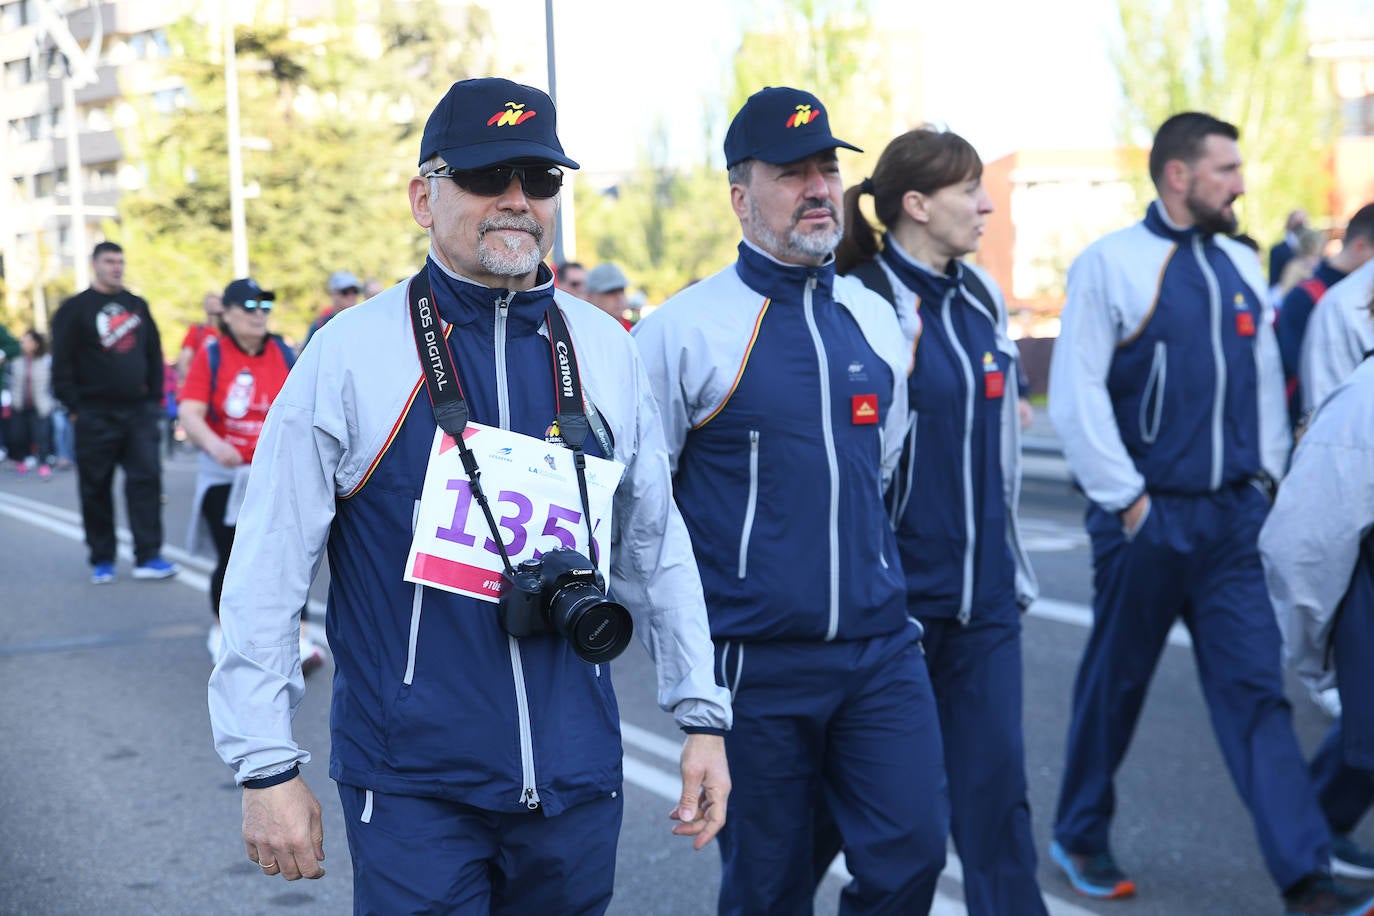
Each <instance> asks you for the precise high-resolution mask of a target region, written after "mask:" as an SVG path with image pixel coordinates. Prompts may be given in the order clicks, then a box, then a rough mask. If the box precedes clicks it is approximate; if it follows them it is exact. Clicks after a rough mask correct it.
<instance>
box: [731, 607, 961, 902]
mask: <svg viewBox="0 0 1374 916" xmlns="http://www.w3.org/2000/svg"><path fill="white" fill-rule="evenodd" d="M716 655H717V676H718V677H719V678H720V679H721V682H722V683H723V684H724V685H725V686H727V687H729V688H730V689H731V691H732V693H733V694H734V710H735V724H734V727H733V728H732V729H731V731H730V733H729V735H728V736H727V737H726V739H725V744H726V752H727V754H728V755H729V759H730V776H731V781H732V783H733V785H734V788H733V790H732V791H731V793H730V812H729V816H728V817H727V818H726V822H725V827H724V829H723V830H722V831H721V833H720V835H719V837H718V842H719V844H720V852H721V863H722V869H721V888H720V913H721V914H730V916H735V914H758V916H763V914H778V913H786V914H789V916H793V914H806V913H810V912H811V911H812V899H813V888H814V886H815V883H816V881H817V880H818V878H819V877H820V876H819V875H817V874H816V872H815V869H816V867H817V865H816V864H813V861H812V859H813V848H812V846H813V831H812V822H813V817H814V816H815V810H816V809H817V807H818V806H820V805H822V804H823V805H824V807H825V808H827V809H828V810H829V812H830V814H831V816H833V818H834V822H835V824H836V825H837V827H838V829H839V833H840V836H841V837H842V839H843V843H844V849H845V856H846V859H847V862H848V865H849V869H850V872H851V873H852V874H853V875H854V880H853V881H852V882H851V883H850V884H849V886H848V887H846V888H845V890H844V891H843V892H842V895H841V898H840V912H841V913H843V914H860V913H863V914H878V913H885V914H894V916H895V914H903V916H909V914H921V913H926V912H928V911H929V909H930V905H931V900H932V899H933V897H934V895H935V885H936V881H937V880H938V878H939V875H940V871H941V869H943V868H944V864H945V841H946V836H947V834H948V828H949V799H948V794H947V789H946V786H945V770H944V753H943V750H942V748H941V743H940V725H939V720H938V718H937V713H936V709H935V698H934V696H933V695H932V693H931V688H930V678H929V675H928V674H927V671H926V666H925V662H924V660H923V659H922V658H921V648H920V641H919V633H918V631H917V628H916V627H915V626H914V625H912V626H910V627H905V628H903V629H902V630H901V631H899V632H897V633H894V634H891V635H889V636H882V637H875V638H873V639H867V640H855V641H853V642H835V643H824V642H805V643H784V642H762V643H743V644H741V643H726V642H719V643H718V644H717V646H716ZM821 867H823V864H821Z"/></svg>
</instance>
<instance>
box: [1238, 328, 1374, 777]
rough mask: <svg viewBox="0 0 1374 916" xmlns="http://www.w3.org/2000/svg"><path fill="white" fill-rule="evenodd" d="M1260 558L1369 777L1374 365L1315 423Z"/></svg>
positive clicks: (1310, 678) (1269, 522)
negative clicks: (1335, 697)
mask: <svg viewBox="0 0 1374 916" xmlns="http://www.w3.org/2000/svg"><path fill="white" fill-rule="evenodd" d="M1323 308H1325V306H1323ZM1260 553H1261V556H1262V557H1263V559H1264V570H1265V579H1266V581H1267V582H1268V584H1269V594H1270V597H1271V598H1272V599H1273V602H1274V610H1275V612H1276V613H1277V614H1278V619H1279V628H1280V629H1281V630H1282V631H1283V634H1284V654H1285V656H1286V657H1287V661H1288V664H1289V665H1290V666H1291V667H1292V668H1293V670H1294V672H1295V673H1296V674H1297V675H1298V677H1299V678H1301V679H1302V680H1303V681H1304V682H1305V683H1307V684H1309V685H1310V686H1312V687H1314V688H1318V689H1320V688H1324V687H1329V686H1330V685H1331V682H1332V678H1333V676H1334V677H1335V679H1336V681H1337V682H1338V683H1339V686H1340V693H1341V718H1342V720H1343V722H1342V724H1343V727H1344V731H1345V738H1344V747H1343V751H1344V762H1345V764H1346V765H1348V766H1352V767H1357V768H1359V769H1362V770H1374V668H1371V667H1370V665H1369V659H1370V658H1371V657H1374V359H1366V360H1365V361H1364V362H1363V363H1362V364H1361V365H1360V366H1359V367H1358V368H1357V369H1356V370H1355V371H1354V373H1353V374H1352V375H1351V376H1350V378H1349V379H1348V380H1347V381H1346V383H1345V384H1344V385H1342V386H1340V387H1339V388H1337V389H1336V390H1335V391H1334V392H1333V393H1332V394H1331V396H1330V397H1329V398H1328V399H1327V400H1326V401H1325V402H1324V403H1323V404H1322V406H1321V407H1320V409H1318V411H1317V413H1316V414H1315V416H1313V418H1312V422H1311V425H1310V426H1308V428H1307V431H1306V432H1305V433H1304V434H1303V437H1302V441H1301V442H1300V443H1299V444H1298V448H1297V450H1296V451H1295V452H1294V454H1293V466H1292V468H1291V469H1290V470H1289V472H1288V476H1287V477H1286V478H1284V481H1283V486H1282V487H1280V488H1279V493H1278V498H1277V499H1276V500H1275V501H1274V507H1273V509H1271V510H1270V512H1269V517H1268V518H1267V519H1266V520H1265V523H1264V529H1263V530H1262V531H1261V533H1260Z"/></svg>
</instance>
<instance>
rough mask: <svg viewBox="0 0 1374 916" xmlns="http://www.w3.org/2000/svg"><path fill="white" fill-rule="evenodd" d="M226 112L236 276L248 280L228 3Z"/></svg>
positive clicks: (228, 6) (227, 4)
mask: <svg viewBox="0 0 1374 916" xmlns="http://www.w3.org/2000/svg"><path fill="white" fill-rule="evenodd" d="M222 8H223V10H224V108H225V117H226V119H227V121H228V124H227V130H228V138H227V143H226V146H228V147H229V232H230V235H231V237H232V239H233V252H234V253H233V260H234V276H235V277H246V276H248V230H247V227H246V226H245V224H244V215H243V146H242V140H241V138H240V135H239V134H240V128H239V71H238V63H237V55H236V53H235V48H234V14H233V9H232V0H224V2H223V6H222Z"/></svg>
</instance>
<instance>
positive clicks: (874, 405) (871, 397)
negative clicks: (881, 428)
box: [849, 394, 878, 426]
mask: <svg viewBox="0 0 1374 916" xmlns="http://www.w3.org/2000/svg"><path fill="white" fill-rule="evenodd" d="M849 413H850V417H849V418H850V420H852V421H853V422H854V425H855V426H867V425H869V424H873V423H877V422H878V396H877V395H876V394H856V395H854V396H853V397H852V398H850V399H849Z"/></svg>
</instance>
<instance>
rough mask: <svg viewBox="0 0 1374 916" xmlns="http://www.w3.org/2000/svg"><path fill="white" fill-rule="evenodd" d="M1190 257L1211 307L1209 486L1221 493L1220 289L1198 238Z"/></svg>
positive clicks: (1223, 365)
mask: <svg viewBox="0 0 1374 916" xmlns="http://www.w3.org/2000/svg"><path fill="white" fill-rule="evenodd" d="M1193 257H1195V258H1197V263H1198V268H1199V269H1200V270H1201V271H1202V277H1203V279H1205V280H1206V281H1207V298H1208V300H1209V304H1210V305H1211V307H1212V359H1213V360H1214V361H1215V362H1216V373H1217V388H1216V391H1215V392H1214V394H1213V396H1212V486H1211V489H1213V490H1219V489H1221V471H1222V465H1223V461H1224V459H1225V455H1223V454H1222V452H1223V449H1224V446H1223V441H1224V440H1223V439H1222V423H1223V421H1224V420H1225V413H1226V352H1225V350H1223V349H1222V344H1221V286H1220V285H1219V284H1218V283H1217V276H1216V274H1214V273H1213V272H1212V268H1211V265H1209V264H1208V263H1207V257H1206V253H1205V252H1204V251H1203V248H1202V236H1200V235H1195V236H1193Z"/></svg>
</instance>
